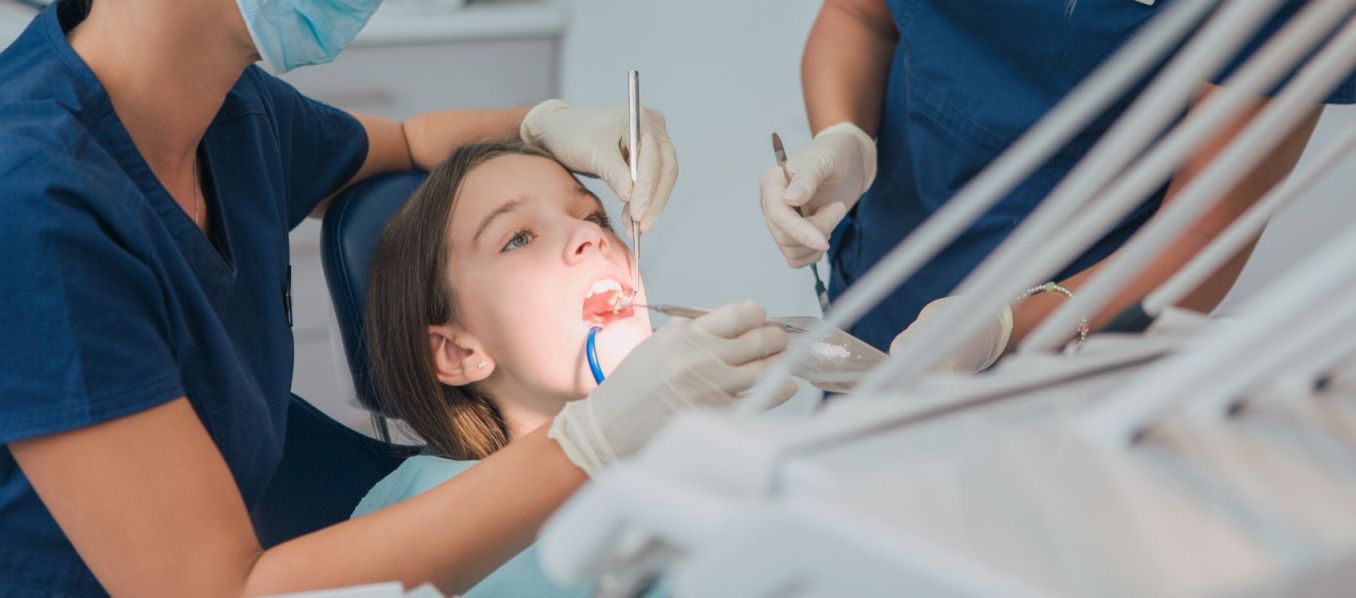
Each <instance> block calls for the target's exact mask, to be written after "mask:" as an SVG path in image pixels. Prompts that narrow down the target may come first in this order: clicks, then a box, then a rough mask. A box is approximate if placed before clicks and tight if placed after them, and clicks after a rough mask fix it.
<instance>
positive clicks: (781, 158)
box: [772, 131, 829, 311]
mask: <svg viewBox="0 0 1356 598" xmlns="http://www.w3.org/2000/svg"><path fill="white" fill-rule="evenodd" d="M772 153H773V154H776V156H777V166H779V167H781V169H782V176H785V177H786V184H788V185H789V184H791V172H790V171H788V170H787V169H786V147H785V146H783V145H782V138H781V136H779V135H777V133H776V132H775V131H774V132H773V133H772ZM795 209H796V213H797V214H800V215H801V216H804V215H805V212H804V211H802V210H801V209H800V206H795ZM810 271H811V272H813V273H814V275H815V298H816V299H819V309H820V311H829V291H828V289H826V288H825V287H824V279H823V278H820V277H819V263H818V262H816V263H813V264H810Z"/></svg>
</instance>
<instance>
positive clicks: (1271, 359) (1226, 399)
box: [1180, 285, 1356, 419]
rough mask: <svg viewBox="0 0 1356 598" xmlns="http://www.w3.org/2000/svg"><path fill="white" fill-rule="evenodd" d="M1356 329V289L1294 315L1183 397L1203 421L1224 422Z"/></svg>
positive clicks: (1239, 350) (1242, 349)
mask: <svg viewBox="0 0 1356 598" xmlns="http://www.w3.org/2000/svg"><path fill="white" fill-rule="evenodd" d="M1353 324H1356V286H1353V285H1348V287H1347V288H1346V289H1343V290H1342V291H1341V292H1339V293H1336V294H1334V295H1332V296H1330V297H1326V298H1323V299H1322V301H1321V302H1320V303H1318V304H1316V305H1315V306H1314V307H1313V308H1312V309H1307V310H1305V311H1304V312H1303V313H1297V314H1291V318H1290V320H1289V321H1288V322H1286V323H1285V325H1284V326H1281V327H1280V330H1276V331H1274V334H1270V335H1267V337H1266V339H1265V340H1264V341H1263V343H1262V344H1260V345H1254V346H1251V347H1234V351H1233V355H1232V357H1230V358H1226V359H1227V361H1226V364H1225V367H1222V368H1219V369H1216V370H1214V371H1212V372H1209V373H1207V374H1206V375H1204V376H1201V377H1200V379H1198V380H1196V381H1195V382H1194V383H1193V384H1192V385H1191V387H1190V388H1188V389H1185V390H1184V391H1183V392H1182V393H1180V394H1182V396H1189V397H1191V399H1190V404H1189V407H1188V410H1189V411H1190V412H1191V413H1192V414H1194V415H1196V416H1199V417H1205V418H1209V419H1222V418H1224V417H1225V416H1227V415H1228V414H1229V410H1230V406H1231V405H1233V404H1234V403H1235V402H1237V401H1238V400H1239V398H1240V397H1242V396H1244V395H1245V394H1247V392H1248V391H1249V390H1250V389H1255V388H1258V387H1260V386H1262V384H1263V383H1264V382H1266V381H1268V380H1272V379H1275V378H1277V377H1279V376H1283V375H1284V373H1285V369H1286V366H1287V365H1290V364H1293V363H1296V362H1299V363H1304V362H1310V361H1317V360H1318V358H1319V356H1318V355H1316V354H1315V353H1314V350H1315V349H1318V348H1321V347H1322V346H1324V345H1325V344H1327V345H1331V343H1332V342H1333V338H1332V335H1333V334H1334V333H1338V332H1345V333H1346V335H1345V336H1347V337H1349V336H1350V334H1351V333H1350V330H1351V327H1352V325H1353Z"/></svg>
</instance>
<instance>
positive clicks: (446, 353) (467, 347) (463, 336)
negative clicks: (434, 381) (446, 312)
mask: <svg viewBox="0 0 1356 598" xmlns="http://www.w3.org/2000/svg"><path fill="white" fill-rule="evenodd" d="M428 347H429V351H430V352H431V355H433V370H434V372H435V373H436V374H437V376H438V381H439V382H442V383H443V384H446V385H448V386H466V385H468V384H474V383H476V382H480V381H481V380H484V379H486V378H489V377H490V373H492V372H494V360H493V359H490V356H489V355H486V354H485V351H484V349H483V348H482V347H481V345H480V341H478V340H476V338H475V337H473V336H471V335H470V334H469V333H467V332H465V331H463V330H461V329H460V328H458V327H456V326H454V325H452V324H441V325H437V326H429V327H428Z"/></svg>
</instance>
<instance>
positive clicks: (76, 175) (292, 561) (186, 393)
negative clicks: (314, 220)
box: [0, 0, 776, 596]
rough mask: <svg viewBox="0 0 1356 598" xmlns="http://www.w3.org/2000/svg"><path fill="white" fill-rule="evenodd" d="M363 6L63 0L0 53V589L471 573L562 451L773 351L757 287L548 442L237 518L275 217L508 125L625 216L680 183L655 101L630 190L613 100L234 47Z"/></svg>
mask: <svg viewBox="0 0 1356 598" xmlns="http://www.w3.org/2000/svg"><path fill="white" fill-rule="evenodd" d="M378 4H379V0H350V1H347V2H332V1H321V0H239V2H238V4H237V2H234V1H232V0H58V1H57V2H56V3H55V4H53V5H52V6H51V7H49V8H48V9H47V10H45V11H44V12H42V13H41V14H40V16H38V17H37V18H36V19H35V20H34V22H33V23H32V24H31V25H30V26H29V27H28V28H27V30H26V31H25V32H24V33H23V34H22V36H21V37H20V38H19V39H18V40H17V41H15V42H14V44H13V45H12V46H10V47H9V48H8V49H6V50H5V51H4V53H3V54H0V82H3V83H2V84H0V140H3V142H0V212H2V213H3V214H4V217H3V218H0V255H2V256H4V259H0V280H3V281H4V282H3V287H0V331H3V334H0V595H6V596H9V595H61V596H74V595H102V594H104V593H112V594H120V595H134V596H142V595H160V594H163V595H173V596H234V595H241V594H271V593H280V592H286V591H293V590H301V589H307V588H321V587H335V586H343V585H352V584H358V583H363V582H371V581H379V580H401V581H406V582H409V583H421V582H424V581H428V580H433V581H436V582H437V583H438V584H439V585H440V586H441V587H442V588H443V589H444V590H445V591H449V592H456V591H460V590H464V589H466V588H469V587H470V586H471V585H473V584H474V583H475V582H476V581H477V580H478V579H480V578H481V577H483V576H484V575H485V574H486V573H488V572H490V571H492V570H494V569H495V568H496V567H498V566H499V565H500V564H502V563H503V562H504V561H506V560H507V559H508V558H510V557H511V556H513V555H514V554H516V553H517V552H519V551H520V550H522V549H523V548H524V547H525V546H527V545H528V544H529V543H530V542H531V541H532V539H533V537H534V535H535V533H536V531H537V529H538V527H539V526H540V525H541V523H542V521H544V519H545V518H546V517H547V516H548V515H549V514H550V513H551V512H552V511H553V510H554V509H555V508H556V507H557V506H559V504H560V503H561V502H562V501H563V500H565V499H566V498H567V497H568V496H569V495H570V494H571V493H572V492H573V491H574V490H576V489H577V488H578V487H580V485H581V484H583V483H584V482H585V481H586V480H587V477H588V476H587V475H586V474H585V472H584V470H583V469H581V466H588V467H590V469H589V471H595V470H596V469H597V467H598V466H600V465H605V464H606V463H607V462H609V461H612V460H614V459H616V458H618V457H619V456H625V455H626V454H628V453H631V452H634V451H635V450H637V449H638V448H639V444H640V443H642V442H643V441H644V440H645V439H646V438H647V437H648V436H649V434H650V433H652V432H653V431H654V430H655V429H657V428H658V427H659V426H660V425H661V424H662V423H663V422H664V421H665V420H666V419H667V418H668V416H669V415H670V414H671V413H672V412H674V411H675V410H680V409H686V408H689V407H690V406H691V405H693V404H695V403H699V402H702V403H710V402H712V401H717V402H719V401H728V400H732V399H733V396H732V395H733V394H735V393H736V392H738V391H739V390H742V389H741V388H739V385H740V383H738V382H732V380H738V379H742V378H733V376H734V372H735V369H734V367H733V366H732V365H731V363H745V362H749V361H751V360H752V359H753V358H751V357H750V356H749V355H748V354H749V353H750V352H751V351H755V350H772V352H773V353H775V349H776V348H775V347H761V348H760V347H753V346H751V345H750V343H748V342H741V341H745V340H747V339H746V338H745V337H744V336H743V335H744V334H745V333H747V332H749V331H751V330H754V329H756V328H758V327H759V326H760V325H761V324H763V321H764V314H763V312H762V310H761V309H760V308H758V307H757V306H753V305H751V304H746V305H739V306H731V307H727V308H723V309H721V310H717V311H716V312H714V313H712V314H710V315H709V316H707V317H705V318H699V319H697V320H695V321H693V322H691V323H690V324H689V323H686V322H684V323H682V324H681V325H678V326H674V327H672V328H671V330H670V329H666V330H669V332H667V333H664V334H656V335H655V336H654V337H653V338H652V339H651V340H649V341H646V343H644V344H642V345H641V346H640V347H638V348H637V349H636V351H635V352H634V353H633V356H636V355H639V356H640V361H639V362H638V363H633V360H632V359H628V360H627V362H625V363H622V364H620V365H619V367H618V369H617V371H616V372H614V375H613V376H610V377H609V379H608V382H607V383H606V384H604V385H602V386H600V387H599V388H598V389H597V390H595V392H593V393H592V394H591V395H590V397H589V399H587V400H584V401H578V402H576V403H571V404H570V406H568V407H567V408H566V410H565V412H563V413H562V414H561V415H560V416H558V417H557V418H556V420H555V421H554V423H553V424H552V426H550V430H549V436H548V430H547V429H546V427H543V429H540V430H538V431H537V432H535V433H533V434H531V435H529V436H527V437H525V438H523V439H521V440H519V441H517V442H514V443H513V445H512V446H510V447H508V448H506V449H505V450H503V451H500V452H498V453H496V454H495V455H494V456H493V457H490V458H489V459H486V460H485V461H483V462H482V463H481V464H480V465H478V466H476V467H475V468H473V469H472V470H471V471H469V472H467V473H466V474H465V475H462V476H458V477H457V478H456V479H455V480H453V481H451V482H449V483H447V484H444V485H443V486H442V487H439V488H438V489H436V490H434V491H432V492H430V493H428V494H427V495H424V496H421V497H420V498H418V499H415V500H412V501H409V502H408V503H405V504H402V505H400V506H397V507H394V508H391V509H388V510H385V511H383V512H380V513H375V514H373V515H371V516H368V517H363V518H361V519H358V520H354V521H349V522H344V523H340V524H338V525H335V526H333V527H331V528H328V529H325V530H322V531H320V532H317V533H314V534H311V535H308V536H304V537H301V538H298V539H295V540H292V541H290V542H286V543H284V544H281V545H279V546H277V547H274V548H270V549H268V550H266V551H265V550H262V549H261V548H260V545H259V543H258V541H257V539H256V536H255V533H254V529H253V527H252V525H251V522H250V518H249V515H248V513H249V509H250V507H251V505H252V504H254V502H255V501H256V500H257V499H258V497H259V495H260V494H261V492H262V491H263V489H264V487H265V485H266V484H267V483H268V481H269V479H270V477H271V476H272V475H273V472H274V470H275V469H276V467H277V464H278V462H279V459H280V452H281V450H282V446H283V437H282V434H283V429H284V424H285V422H284V415H285V413H286V410H287V402H288V397H289V387H290V382H291V380H290V379H291V367H292V366H291V364H292V337H291V331H290V329H289V327H288V324H287V320H286V314H285V310H284V306H283V289H284V288H285V284H286V282H285V277H286V270H287V257H288V254H287V247H288V245H287V232H288V230H289V229H290V228H292V227H293V226H295V225H296V224H297V223H298V222H300V221H301V220H302V219H303V218H305V217H306V216H307V215H308V214H310V213H312V212H314V211H316V210H317V209H319V208H322V207H323V205H324V199H325V198H327V197H330V196H331V195H333V194H334V193H335V192H336V191H338V190H339V189H341V188H343V187H344V186H345V185H347V184H350V183H352V182H354V181H358V180H361V179H363V178H365V177H369V176H372V175H374V174H377V173H380V172H385V171H392V170H404V169H410V168H412V167H422V168H428V167H430V166H432V165H433V164H435V163H436V162H437V161H438V160H440V159H441V158H442V157H443V156H445V155H446V154H448V152H449V150H450V149H451V148H452V147H453V146H456V145H459V144H462V143H465V142H469V141H474V140H487V139H505V138H510V137H513V136H517V135H521V136H522V137H523V138H525V139H526V140H527V141H528V142H530V143H535V144H538V145H540V146H542V147H544V148H546V149H547V150H548V151H551V152H553V153H554V154H555V155H556V156H558V157H559V158H560V160H561V161H562V162H563V163H565V164H566V165H567V166H569V167H571V168H573V169H576V170H579V171H583V172H589V173H596V174H598V175H600V176H601V177H602V178H604V179H605V180H606V181H607V182H608V184H610V185H611V186H612V188H613V189H614V190H615V191H616V192H617V193H618V194H619V195H620V196H621V197H622V198H623V199H624V200H629V201H630V202H631V203H630V205H631V211H632V212H633V213H634V214H635V215H636V217H638V218H641V219H642V223H643V226H644V227H648V226H649V225H651V224H653V222H654V219H655V218H656V216H657V215H658V213H659V211H660V209H661V208H662V206H663V204H664V201H665V200H666V199H667V197H668V195H669V192H670V190H671V189H672V187H673V182H674V178H675V176H676V165H675V162H674V153H673V150H672V148H671V147H670V145H669V142H668V136H667V134H666V132H665V130H664V126H663V119H662V118H661V117H660V116H659V115H658V114H657V113H650V116H651V118H649V119H648V121H647V129H646V131H645V134H644V135H643V138H644V139H646V140H647V144H650V145H649V146H647V147H643V148H642V150H641V153H640V155H641V156H642V163H641V164H640V173H641V177H640V180H639V181H638V182H637V184H636V186H635V188H632V187H631V183H630V179H629V176H628V174H627V173H628V169H627V167H626V164H625V163H624V161H623V159H622V154H621V149H619V146H618V144H619V141H620V140H622V139H624V138H625V136H626V135H625V131H624V127H625V123H626V112H625V110H622V109H616V110H582V109H577V108H573V107H571V106H569V105H568V104H565V103H563V102H560V101H554V100H553V101H548V102H546V103H544V104H542V105H540V106H538V107H536V108H534V109H532V110H530V111H529V110H497V111H485V112H444V113H437V114H426V115H422V116H418V117H415V118H413V119H410V120H409V121H407V122H405V123H396V122H391V121H387V120H383V119H379V118H369V117H363V116H357V115H350V114H346V113H344V112H341V111H339V110H336V109H334V108H331V107H329V106H326V105H323V104H320V103H317V102H314V101H312V100H309V99H307V98H305V97H303V96H301V95H299V94H298V93H297V92H296V91H295V90H294V89H292V88H291V87H289V86H288V85H286V84H285V83H282V82H281V81H279V80H277V79H275V78H273V77H271V76H269V75H268V74H266V73H265V72H264V71H262V70H261V69H259V68H257V67H255V66H252V63H253V62H254V61H255V60H257V59H259V58H261V57H262V58H263V60H265V61H266V62H268V63H269V64H270V65H271V66H272V67H274V68H275V69H277V70H280V71H282V70H287V69H291V68H294V67H297V66H301V65H305V64H312V63H318V62H324V61H326V60H329V59H332V58H333V57H334V55H335V54H337V53H338V52H339V50H340V49H341V48H342V47H343V46H344V45H345V44H347V43H348V42H349V41H351V39H352V38H353V37H354V35H355V34H356V32H357V31H358V29H359V28H361V26H362V25H363V24H364V22H365V21H366V20H367V18H368V17H369V16H370V14H371V13H372V12H373V11H374V10H375V9H376V8H377V5H378ZM646 356H648V357H646ZM743 373H745V374H746V373H747V372H743ZM577 464H578V465H577ZM472 489H474V490H472ZM524 489H530V491H524Z"/></svg>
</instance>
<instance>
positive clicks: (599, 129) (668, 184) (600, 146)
mask: <svg viewBox="0 0 1356 598" xmlns="http://www.w3.org/2000/svg"><path fill="white" fill-rule="evenodd" d="M628 129H629V125H628V123H627V109H626V108H625V107H621V108H575V107H574V106H571V105H569V104H568V103H566V102H564V101H561V100H546V101H545V102H542V103H540V104H538V105H537V106H536V107H534V108H532V110H531V111H529V112H528V113H527V116H526V117H524V118H523V124H522V125H521V126H520V127H519V129H518V133H519V135H520V136H522V138H523V142H525V143H527V144H530V145H535V146H537V147H540V148H542V149H544V150H546V151H548V152H551V155H553V156H555V157H556V159H557V160H560V163H561V164H564V165H565V167H566V168H569V169H570V170H573V171H575V172H582V173H586V174H591V175H594V176H597V177H598V178H600V179H603V182H605V183H607V186H608V187H611V188H612V190H613V191H614V192H616V194H617V197H619V198H621V200H622V201H624V202H627V203H628V204H629V205H630V210H629V211H628V212H625V213H624V215H623V220H626V222H624V224H625V226H624V227H623V228H624V229H625V230H626V231H628V232H627V234H630V232H629V231H630V230H631V223H630V221H629V219H630V218H637V219H639V220H640V230H641V232H646V231H649V230H650V227H652V226H654V223H655V221H656V220H658V219H659V213H660V212H662V211H663V210H664V205H665V204H667V203H668V201H669V194H670V193H672V192H673V184H674V182H676V181H677V179H678V156H677V154H675V153H674V151H673V142H672V141H670V140H669V132H668V129H667V128H666V126H665V124H664V115H663V114H661V113H660V112H658V111H656V110H650V109H649V108H641V117H640V164H639V167H638V168H637V171H636V173H637V174H636V184H635V188H634V189H633V188H632V187H631V167H630V166H629V163H628V162H627V156H628V154H629V153H630V152H629V150H628V148H627V143H628V142H629V140H628V137H629V130H628Z"/></svg>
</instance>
